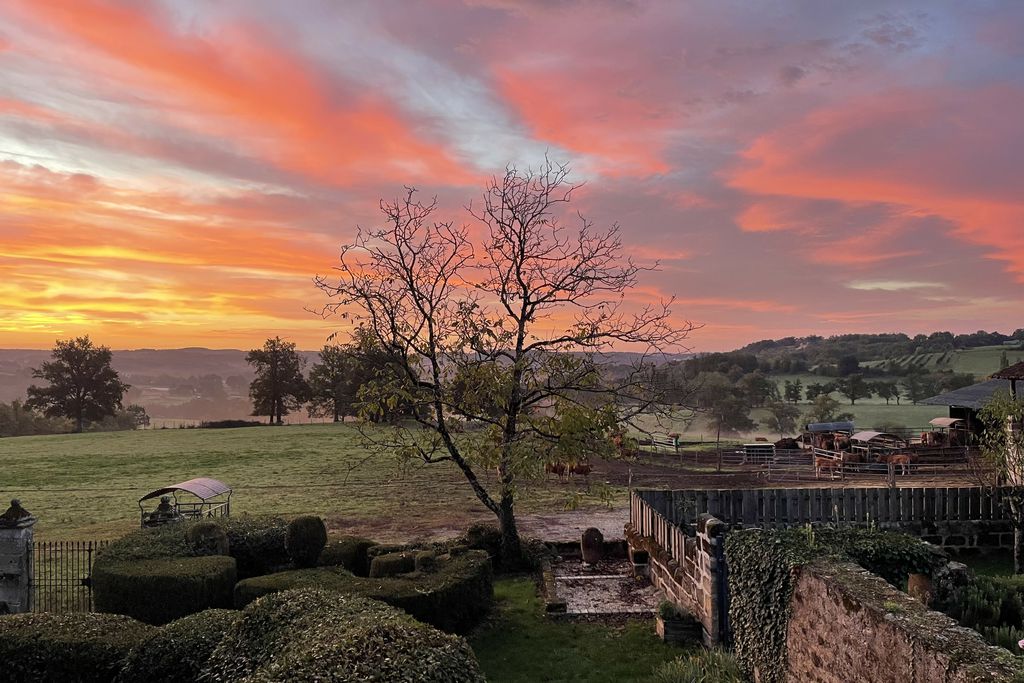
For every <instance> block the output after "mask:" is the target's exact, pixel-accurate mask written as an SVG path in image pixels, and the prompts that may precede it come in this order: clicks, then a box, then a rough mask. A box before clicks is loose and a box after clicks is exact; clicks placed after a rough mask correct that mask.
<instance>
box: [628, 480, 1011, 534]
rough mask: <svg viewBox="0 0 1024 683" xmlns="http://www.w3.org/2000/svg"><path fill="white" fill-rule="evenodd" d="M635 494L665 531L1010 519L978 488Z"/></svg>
mask: <svg viewBox="0 0 1024 683" xmlns="http://www.w3.org/2000/svg"><path fill="white" fill-rule="evenodd" d="M635 494H636V495H635V496H634V498H635V499H636V500H639V501H642V502H643V503H644V505H643V506H639V507H638V509H637V512H636V513H635V514H641V515H646V517H645V520H646V519H652V520H653V517H652V515H653V514H657V517H658V518H660V519H664V520H666V522H668V524H669V526H675V525H678V524H692V523H693V522H694V520H695V519H696V516H697V515H698V514H700V513H702V512H708V513H711V514H712V515H714V516H715V517H717V518H718V519H720V520H722V521H724V522H726V523H728V524H742V525H745V526H797V525H804V524H817V523H834V524H870V523H879V524H885V523H895V524H910V523H927V522H968V521H972V522H973V521H986V520H1005V519H1007V518H1008V517H1007V511H1006V508H1005V506H1004V505H1003V500H1002V499H1003V495H1002V491H1001V490H1000V489H992V488H985V489H982V488H979V487H965V488H794V489H786V488H778V489H717V490H716V489H711V490H682V491H659V490H640V491H636V492H635ZM634 505H636V503H634ZM646 510H650V511H651V512H650V513H648V512H646ZM631 519H635V517H633V516H631ZM645 523H648V522H646V521H645ZM649 523H650V524H654V522H653V521H651V522H649ZM663 547H667V546H663Z"/></svg>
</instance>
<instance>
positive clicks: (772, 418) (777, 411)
mask: <svg viewBox="0 0 1024 683" xmlns="http://www.w3.org/2000/svg"><path fill="white" fill-rule="evenodd" d="M765 407H766V408H767V409H768V418H767V419H766V420H765V426H767V427H769V428H770V429H771V430H772V431H774V432H777V433H778V435H779V437H783V436H785V435H787V434H792V433H793V432H794V431H796V421H797V419H799V417H800V409H799V408H798V407H796V406H795V405H793V404H791V403H784V402H782V401H770V402H769V403H768V404H766V406H765Z"/></svg>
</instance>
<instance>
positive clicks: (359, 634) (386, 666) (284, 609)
mask: <svg viewBox="0 0 1024 683" xmlns="http://www.w3.org/2000/svg"><path fill="white" fill-rule="evenodd" d="M299 571H306V572H311V571H321V572H324V571H336V572H338V571H342V570H339V569H334V570H299ZM243 679H244V680H246V681H252V682H255V681H260V682H261V683H271V682H278V681H279V682H282V683H283V682H285V681H288V682H292V681H300V682H301V681H310V682H312V681H331V680H333V681H341V680H344V681H389V682H391V681H393V682H396V683H398V682H402V681H408V682H410V683H411V682H413V681H415V682H418V683H442V682H443V683H482V681H483V680H484V678H483V675H482V674H481V673H480V669H479V666H478V665H477V662H476V658H475V657H474V656H473V652H472V650H470V648H469V646H468V645H467V644H466V642H465V641H464V640H463V639H462V638H459V637H457V636H452V635H447V634H445V633H442V632H440V631H438V630H436V629H434V628H432V627H430V626H427V625H426V624H421V623H419V622H417V621H415V620H413V619H412V618H410V617H409V616H408V615H405V614H402V613H401V612H400V611H398V610H396V609H394V608H391V607H388V606H387V605H384V604H383V603H380V602H377V601H375V600H367V599H366V598H362V597H357V596H350V595H343V594H339V593H334V592H329V591H318V590H292V591H285V592H281V593H277V594H275V595H268V596H265V597H263V598H261V599H259V600H257V601H256V602H254V603H252V604H251V605H249V606H247V607H246V608H245V610H244V611H243V613H242V615H241V618H240V619H239V620H238V621H237V622H236V623H235V624H234V625H233V626H232V627H231V628H230V629H229V631H228V632H227V634H226V635H225V637H224V639H223V640H222V641H221V642H220V644H219V645H218V646H217V647H216V648H215V650H214V652H213V655H212V656H211V657H210V659H209V661H208V662H207V665H206V668H205V670H204V672H203V674H202V680H205V681H235V680H243Z"/></svg>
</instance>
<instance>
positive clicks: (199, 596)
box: [92, 555, 237, 624]
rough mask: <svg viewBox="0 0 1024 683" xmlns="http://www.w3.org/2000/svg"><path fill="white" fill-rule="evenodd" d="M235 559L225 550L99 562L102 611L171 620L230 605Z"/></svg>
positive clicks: (96, 582)
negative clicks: (194, 554) (133, 560)
mask: <svg viewBox="0 0 1024 683" xmlns="http://www.w3.org/2000/svg"><path fill="white" fill-rule="evenodd" d="M236 580H237V570H236V566H235V559H234V558H232V557H227V556H224V555H209V556H206V557H171V558H161V559H155V560H138V561H135V562H118V563H113V564H111V563H99V562H97V563H96V565H95V566H94V567H93V572H92V582H93V596H94V598H95V600H96V610H97V611H99V612H108V613H113V614H126V615H128V616H131V617H134V618H136V619H138V620H139V621H144V622H146V623H147V624H166V623H167V622H169V621H173V620H175V619H180V618H181V617H184V616H186V615H188V614H193V613H195V612H201V611H203V610H205V609H209V608H211V607H230V606H231V603H232V591H233V589H234V586H235V581H236Z"/></svg>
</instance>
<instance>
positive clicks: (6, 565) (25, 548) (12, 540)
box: [0, 499, 36, 614]
mask: <svg viewBox="0 0 1024 683" xmlns="http://www.w3.org/2000/svg"><path fill="white" fill-rule="evenodd" d="M35 523H36V518H35V517H34V516H32V514H31V513H30V512H29V511H28V510H26V509H25V508H23V507H21V502H20V501H18V500H17V499H15V500H12V501H11V507H10V508H8V510H7V512H5V513H4V514H3V515H0V614H4V613H8V614H15V613H18V612H30V611H32V573H33V572H32V570H33V567H32V562H33V559H32V537H33V536H34V533H35V532H34V531H33V527H34V526H35Z"/></svg>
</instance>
